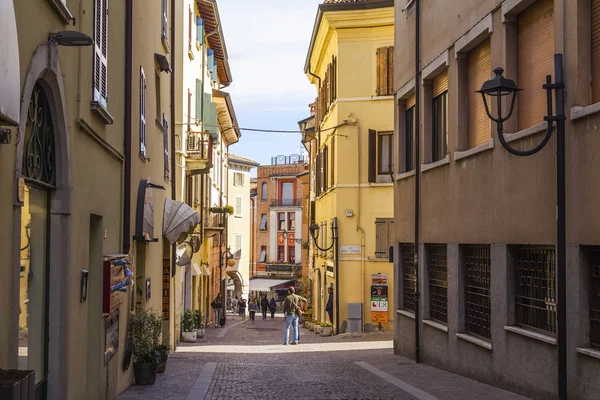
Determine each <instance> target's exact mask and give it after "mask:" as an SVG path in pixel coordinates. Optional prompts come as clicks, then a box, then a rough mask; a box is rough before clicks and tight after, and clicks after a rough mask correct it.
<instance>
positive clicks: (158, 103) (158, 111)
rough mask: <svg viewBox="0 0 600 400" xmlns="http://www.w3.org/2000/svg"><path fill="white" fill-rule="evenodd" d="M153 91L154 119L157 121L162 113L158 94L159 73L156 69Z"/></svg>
mask: <svg viewBox="0 0 600 400" xmlns="http://www.w3.org/2000/svg"><path fill="white" fill-rule="evenodd" d="M154 92H155V95H156V121H157V122H159V121H160V116H161V114H162V106H161V95H160V73H159V72H158V71H155V72H154Z"/></svg>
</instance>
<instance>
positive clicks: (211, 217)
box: [202, 209, 226, 238]
mask: <svg viewBox="0 0 600 400" xmlns="http://www.w3.org/2000/svg"><path fill="white" fill-rule="evenodd" d="M202 213H203V220H204V237H206V238H210V237H213V236H215V235H217V234H219V233H222V232H224V231H225V224H226V218H225V215H224V214H216V213H211V212H210V211H209V210H208V209H204V210H203V211H202Z"/></svg>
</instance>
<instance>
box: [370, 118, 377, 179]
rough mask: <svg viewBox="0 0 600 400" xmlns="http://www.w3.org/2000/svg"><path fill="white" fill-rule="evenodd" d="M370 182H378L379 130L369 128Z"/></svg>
mask: <svg viewBox="0 0 600 400" xmlns="http://www.w3.org/2000/svg"><path fill="white" fill-rule="evenodd" d="M369 182H370V183H375V182H377V131H375V130H373V129H369Z"/></svg>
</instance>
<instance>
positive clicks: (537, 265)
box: [515, 246, 556, 334]
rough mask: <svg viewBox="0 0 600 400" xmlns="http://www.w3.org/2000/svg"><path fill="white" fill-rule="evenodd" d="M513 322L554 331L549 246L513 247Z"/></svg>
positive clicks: (553, 271) (553, 279)
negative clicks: (514, 265) (514, 270)
mask: <svg viewBox="0 0 600 400" xmlns="http://www.w3.org/2000/svg"><path fill="white" fill-rule="evenodd" d="M515 256H516V257H515V258H516V259H515V261H516V273H515V279H516V280H515V323H516V324H517V325H519V326H522V327H524V328H527V329H532V330H536V331H541V332H544V333H550V334H556V301H555V298H556V297H555V293H556V260H555V254H554V248H553V247H542V246H523V247H518V248H516V250H515Z"/></svg>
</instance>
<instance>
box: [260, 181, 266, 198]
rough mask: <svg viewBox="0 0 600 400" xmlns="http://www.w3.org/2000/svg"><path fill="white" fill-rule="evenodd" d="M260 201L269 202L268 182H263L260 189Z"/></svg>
mask: <svg viewBox="0 0 600 400" xmlns="http://www.w3.org/2000/svg"><path fill="white" fill-rule="evenodd" d="M260 199H261V200H262V201H267V182H263V183H262V185H261V189H260Z"/></svg>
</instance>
